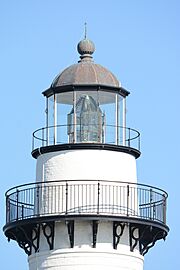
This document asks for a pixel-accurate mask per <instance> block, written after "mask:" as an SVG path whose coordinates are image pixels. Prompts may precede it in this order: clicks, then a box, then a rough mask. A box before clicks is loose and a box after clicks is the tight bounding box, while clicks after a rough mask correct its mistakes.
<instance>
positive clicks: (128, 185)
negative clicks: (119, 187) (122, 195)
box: [127, 185, 129, 216]
mask: <svg viewBox="0 0 180 270" xmlns="http://www.w3.org/2000/svg"><path fill="white" fill-rule="evenodd" d="M127 216H129V185H127Z"/></svg>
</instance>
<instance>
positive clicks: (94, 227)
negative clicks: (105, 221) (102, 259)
mask: <svg viewBox="0 0 180 270" xmlns="http://www.w3.org/2000/svg"><path fill="white" fill-rule="evenodd" d="M98 224H99V222H98V221H97V220H93V222H92V232H93V244H92V247H93V248H95V247H96V242H97V232H98Z"/></svg>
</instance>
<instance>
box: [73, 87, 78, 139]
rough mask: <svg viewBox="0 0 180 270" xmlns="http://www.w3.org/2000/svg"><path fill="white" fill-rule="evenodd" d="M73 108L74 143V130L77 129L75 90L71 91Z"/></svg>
mask: <svg viewBox="0 0 180 270" xmlns="http://www.w3.org/2000/svg"><path fill="white" fill-rule="evenodd" d="M73 110H74V115H73V116H74V119H73V122H74V123H73V133H74V136H73V142H74V143H76V141H77V138H76V137H77V134H76V130H77V121H76V120H77V119H76V91H73Z"/></svg>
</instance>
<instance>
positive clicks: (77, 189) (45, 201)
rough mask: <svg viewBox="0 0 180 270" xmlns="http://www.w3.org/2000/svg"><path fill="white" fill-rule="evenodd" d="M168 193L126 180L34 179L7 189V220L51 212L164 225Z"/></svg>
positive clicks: (17, 219) (53, 213) (50, 213)
mask: <svg viewBox="0 0 180 270" xmlns="http://www.w3.org/2000/svg"><path fill="white" fill-rule="evenodd" d="M166 201H167V193H166V192H165V191H163V190H161V189H158V188H155V187H152V186H148V185H143V184H133V183H127V182H115V181H105V180H96V181H95V180H68V181H50V182H36V183H30V184H26V185H21V186H17V187H15V188H12V189H10V190H8V191H7V192H6V222H7V223H9V222H13V221H19V220H24V219H28V218H36V217H43V216H50V215H58V216H61V215H88V214H89V215H111V216H123V217H134V218H140V219H146V220H151V221H157V222H160V223H163V224H166Z"/></svg>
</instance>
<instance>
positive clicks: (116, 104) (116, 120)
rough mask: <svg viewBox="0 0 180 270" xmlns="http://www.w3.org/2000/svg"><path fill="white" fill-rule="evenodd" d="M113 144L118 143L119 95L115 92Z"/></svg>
mask: <svg viewBox="0 0 180 270" xmlns="http://www.w3.org/2000/svg"><path fill="white" fill-rule="evenodd" d="M115 106H116V108H115V144H116V145H119V97H118V94H116V101H115Z"/></svg>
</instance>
